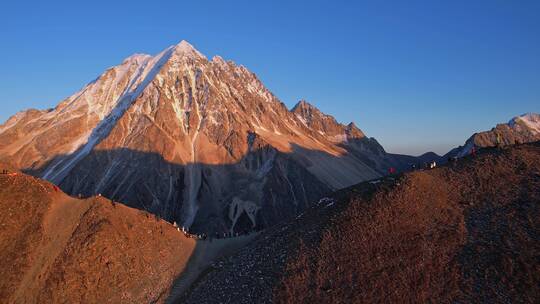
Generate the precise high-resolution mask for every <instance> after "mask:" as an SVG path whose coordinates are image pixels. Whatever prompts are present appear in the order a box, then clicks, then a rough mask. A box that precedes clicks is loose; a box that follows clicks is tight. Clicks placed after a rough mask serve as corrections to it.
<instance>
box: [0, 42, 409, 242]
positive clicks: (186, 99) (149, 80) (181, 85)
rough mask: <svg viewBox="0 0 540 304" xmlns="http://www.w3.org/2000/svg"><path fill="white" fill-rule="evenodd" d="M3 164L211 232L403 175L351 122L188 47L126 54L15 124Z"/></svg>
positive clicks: (0, 152) (3, 131) (8, 126)
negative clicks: (289, 102)
mask: <svg viewBox="0 0 540 304" xmlns="http://www.w3.org/2000/svg"><path fill="white" fill-rule="evenodd" d="M254 144H255V146H256V148H253V147H254V146H253V145H254ZM119 151H120V152H119ZM130 157H131V158H130ZM0 160H2V161H5V162H9V163H11V164H12V165H13V166H15V167H17V168H19V169H22V170H24V171H25V172H28V173H31V174H33V175H35V176H38V177H43V178H45V179H47V180H50V181H52V182H54V183H55V184H58V185H59V186H60V187H61V188H62V189H63V190H65V191H66V192H68V193H70V194H73V195H78V194H82V195H83V196H91V195H95V194H98V193H102V194H103V195H104V196H106V197H111V198H114V199H117V200H120V201H123V202H126V203H127V204H128V205H129V206H132V207H137V208H142V209H145V210H148V211H150V212H153V213H156V214H159V215H160V216H162V217H164V218H166V219H168V220H170V221H173V220H176V221H178V222H180V223H182V224H183V225H185V226H186V227H192V226H193V229H195V230H199V231H206V232H213V231H219V232H222V231H239V230H241V231H243V230H246V229H247V230H249V229H255V227H259V226H260V225H259V224H258V223H265V225H264V226H268V225H272V224H273V223H274V222H275V221H276V220H277V219H280V218H288V217H293V216H294V215H295V214H296V213H298V212H300V211H301V210H302V209H303V208H305V206H307V205H308V204H309V203H310V202H311V201H312V200H313V197H311V198H310V197H309V195H307V194H306V193H308V192H309V190H311V189H315V188H316V189H320V191H319V190H317V191H315V193H320V192H324V191H327V190H336V189H339V188H343V187H346V186H349V185H352V184H355V183H357V182H360V181H362V180H369V179H373V178H377V177H380V176H381V175H383V174H386V173H387V172H388V168H389V167H400V168H404V167H405V166H406V165H404V164H402V163H401V162H400V160H398V159H394V158H393V157H392V156H391V155H389V154H387V153H386V152H385V151H384V149H383V148H382V147H381V146H380V145H379V144H378V142H377V141H376V140H375V139H373V138H367V137H366V136H365V134H364V133H363V132H362V131H361V130H360V129H359V128H357V127H356V125H354V124H349V125H343V124H341V123H338V122H337V121H336V120H335V118H333V117H332V116H330V115H327V114H324V113H322V112H321V111H320V110H318V109H317V108H316V107H314V106H313V105H309V106H308V103H307V102H305V101H303V102H300V103H299V106H298V107H296V109H291V110H289V109H287V107H286V106H285V105H284V104H283V103H282V102H281V101H280V100H279V99H278V98H277V97H276V96H275V95H274V94H272V93H271V92H270V91H269V90H268V89H266V87H265V86H264V85H263V84H262V82H261V81H260V80H259V79H258V78H257V76H256V75H255V74H254V73H252V72H250V71H249V70H248V69H247V68H245V67H244V66H241V65H236V64H235V63H233V62H231V61H225V60H223V58H221V57H219V56H214V57H213V58H212V60H208V59H207V58H206V57H205V56H204V55H203V54H201V53H200V52H199V51H197V50H196V49H195V48H194V47H193V46H191V45H190V44H189V43H188V42H185V41H182V42H180V43H179V44H177V45H173V46H170V47H168V48H166V49H165V50H163V51H162V52H160V53H158V54H157V55H155V56H150V55H145V54H134V55H131V56H130V57H128V58H126V59H125V60H123V61H122V63H121V64H119V65H117V66H114V67H111V68H109V69H107V70H106V71H105V72H104V73H102V74H101V75H100V76H99V77H98V78H97V79H96V80H94V81H92V82H90V83H88V84H87V85H86V86H84V87H83V88H82V89H81V90H80V91H78V92H77V93H75V94H73V95H72V96H70V97H68V98H66V99H64V100H63V101H61V102H60V103H59V104H58V105H57V106H56V107H55V108H54V109H52V110H49V111H29V112H25V113H24V114H18V115H16V116H13V117H11V118H10V119H8V121H7V122H6V123H5V124H4V125H2V127H0ZM150 164H151V166H147V165H150ZM142 168H145V169H142ZM292 176H302V177H303V178H301V179H299V180H296V181H292V179H291V177H292ZM225 181H227V182H225ZM304 181H310V182H308V183H305V182H304ZM225 184H228V185H229V186H223V185H225ZM233 202H234V203H233ZM239 205H240V206H241V208H237V207H238V206H239ZM279 209H283V210H279ZM235 210H236V212H234V211H235ZM284 210H288V211H284ZM237 212H239V214H236V213H237ZM239 218H244V219H245V218H249V220H242V221H240V222H241V223H243V224H241V226H242V227H236V226H235V225H236V223H237V222H238V219H239ZM257 218H259V220H256V219H257ZM250 226H251V228H250Z"/></svg>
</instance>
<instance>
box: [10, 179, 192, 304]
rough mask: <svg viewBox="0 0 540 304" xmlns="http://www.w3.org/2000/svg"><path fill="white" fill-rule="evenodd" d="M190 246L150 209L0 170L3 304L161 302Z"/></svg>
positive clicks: (181, 268) (180, 269) (188, 241)
mask: <svg viewBox="0 0 540 304" xmlns="http://www.w3.org/2000/svg"><path fill="white" fill-rule="evenodd" d="M194 247H195V241H194V240H193V239H188V238H186V237H184V236H183V234H182V233H179V232H178V231H177V230H176V229H175V228H173V227H172V226H171V225H170V224H168V223H166V222H164V221H162V220H159V219H156V217H154V216H153V215H150V214H147V213H144V212H141V211H138V210H135V209H131V208H128V207H125V206H123V205H121V204H116V203H114V204H113V203H112V202H111V201H109V200H106V199H103V198H101V197H99V198H90V199H86V200H78V199H74V198H72V197H69V196H67V195H65V194H64V193H63V192H61V191H60V190H58V188H55V187H54V186H53V185H52V184H50V183H48V182H44V181H42V180H39V179H35V178H33V177H29V176H26V175H23V174H16V175H5V174H2V175H0V269H2V275H1V276H0V302H1V303H51V302H52V303H150V302H152V303H154V302H163V301H165V298H166V296H167V294H168V293H169V290H170V287H171V286H172V283H173V280H174V279H175V278H176V277H177V276H178V275H179V274H180V273H181V272H182V270H183V269H184V267H185V265H186V263H187V261H188V259H189V257H190V255H191V253H192V251H193V250H194Z"/></svg>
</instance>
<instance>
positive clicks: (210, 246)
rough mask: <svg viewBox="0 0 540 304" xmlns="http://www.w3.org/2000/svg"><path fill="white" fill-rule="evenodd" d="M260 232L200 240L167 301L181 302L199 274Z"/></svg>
mask: <svg viewBox="0 0 540 304" xmlns="http://www.w3.org/2000/svg"><path fill="white" fill-rule="evenodd" d="M257 235H258V234H256V233H254V234H251V235H246V236H239V237H235V238H230V239H217V240H211V241H210V240H200V241H197V245H196V247H195V250H194V252H193V254H192V255H191V258H190V260H189V262H188V264H187V267H186V269H185V270H184V272H183V273H182V275H181V276H180V277H179V278H177V279H176V281H175V282H174V286H173V288H172V291H171V294H170V296H169V298H168V299H167V301H166V303H171V304H172V303H179V302H180V301H181V299H182V298H183V296H184V295H185V293H186V292H188V291H189V289H190V287H191V286H192V285H193V283H194V282H196V281H197V279H198V278H199V276H200V275H201V274H203V273H204V271H205V270H207V269H208V268H209V267H210V265H211V264H212V263H213V262H215V261H217V260H218V259H220V258H222V257H225V256H228V255H231V254H233V253H235V252H236V251H237V250H238V249H240V248H242V247H244V246H245V245H246V244H248V243H250V242H251V241H252V240H253V239H254V238H255V237H256V236H257Z"/></svg>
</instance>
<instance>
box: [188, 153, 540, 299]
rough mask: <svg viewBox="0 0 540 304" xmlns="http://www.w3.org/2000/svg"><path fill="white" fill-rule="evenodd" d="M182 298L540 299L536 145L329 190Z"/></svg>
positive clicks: (538, 159) (225, 262) (539, 196)
mask: <svg viewBox="0 0 540 304" xmlns="http://www.w3.org/2000/svg"><path fill="white" fill-rule="evenodd" d="M332 199H333V200H334V201H332V200H323V201H321V202H320V203H319V204H318V206H317V207H314V208H310V209H309V210H308V211H306V213H304V214H303V215H302V216H300V217H299V218H297V219H296V221H294V222H292V223H289V224H286V225H281V226H279V227H276V228H274V229H272V230H271V231H268V232H267V233H265V234H263V235H262V236H261V237H260V238H259V240H258V241H256V242H254V243H253V244H252V245H250V246H248V247H246V248H245V249H244V250H242V251H240V252H239V254H237V255H236V256H234V257H231V258H229V259H226V260H223V261H221V262H219V263H216V264H215V265H214V267H213V268H211V269H209V270H208V271H207V274H206V275H205V276H203V277H201V278H200V279H199V283H198V284H197V285H195V286H193V287H192V289H191V292H190V293H187V294H186V295H185V297H184V302H187V303H200V302H233V303H254V302H257V303H269V302H277V303H351V302H353V303H377V302H379V303H380V302H390V303H398V302H400V303H417V302H433V303H450V302H459V303H479V302H481V303H535V302H536V303H538V300H539V299H540V287H539V286H540V266H539V263H538V257H539V256H540V244H539V242H538V240H539V239H540V210H539V207H540V205H539V204H540V144H538V143H536V144H530V145H521V146H517V147H511V148H505V149H504V150H502V151H499V150H496V149H485V150H482V151H481V152H480V153H479V154H478V156H477V157H475V158H472V157H466V158H464V159H461V160H460V161H459V162H458V163H457V164H451V165H450V166H448V167H442V168H438V169H434V170H429V171H416V172H412V173H409V174H405V175H404V176H402V177H400V178H399V179H396V180H393V179H392V178H387V179H385V180H381V181H380V182H372V183H369V182H366V183H363V184H359V185H357V186H354V187H351V188H349V189H345V190H343V191H339V192H337V193H336V194H335V195H334V196H333V198H332Z"/></svg>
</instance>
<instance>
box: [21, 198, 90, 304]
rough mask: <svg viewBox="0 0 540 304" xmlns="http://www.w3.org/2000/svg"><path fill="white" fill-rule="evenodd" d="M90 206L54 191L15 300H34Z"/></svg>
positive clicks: (26, 301) (32, 301) (24, 301)
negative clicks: (35, 247)
mask: <svg viewBox="0 0 540 304" xmlns="http://www.w3.org/2000/svg"><path fill="white" fill-rule="evenodd" d="M90 206H91V204H90V203H88V202H84V201H77V200H76V199H74V198H72V197H69V196H67V195H65V194H60V193H59V194H57V195H55V197H54V198H53V202H52V204H51V205H50V206H49V210H48V211H47V213H46V215H45V217H44V219H43V223H42V226H43V236H42V239H41V242H40V244H36V246H37V247H38V248H37V249H36V250H35V252H36V256H35V257H34V258H33V260H34V262H33V263H32V266H31V268H30V269H29V270H28V271H26V272H25V274H24V277H23V279H22V281H21V283H20V284H19V288H18V289H17V291H16V292H15V294H14V300H15V302H16V303H35V302H36V301H37V299H35V298H33V297H34V296H36V295H38V294H39V291H40V290H41V289H42V288H43V286H44V284H45V281H46V280H47V273H50V272H51V271H50V268H51V267H52V265H53V263H54V261H55V260H56V258H57V257H58V256H59V255H60V254H61V251H62V250H63V249H64V248H65V247H66V244H67V243H68V241H69V238H70V237H71V235H72V233H73V231H74V230H75V229H76V228H77V225H78V223H79V219H80V218H81V216H82V215H83V214H84V212H86V211H87V210H88V208H89V207H90Z"/></svg>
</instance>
